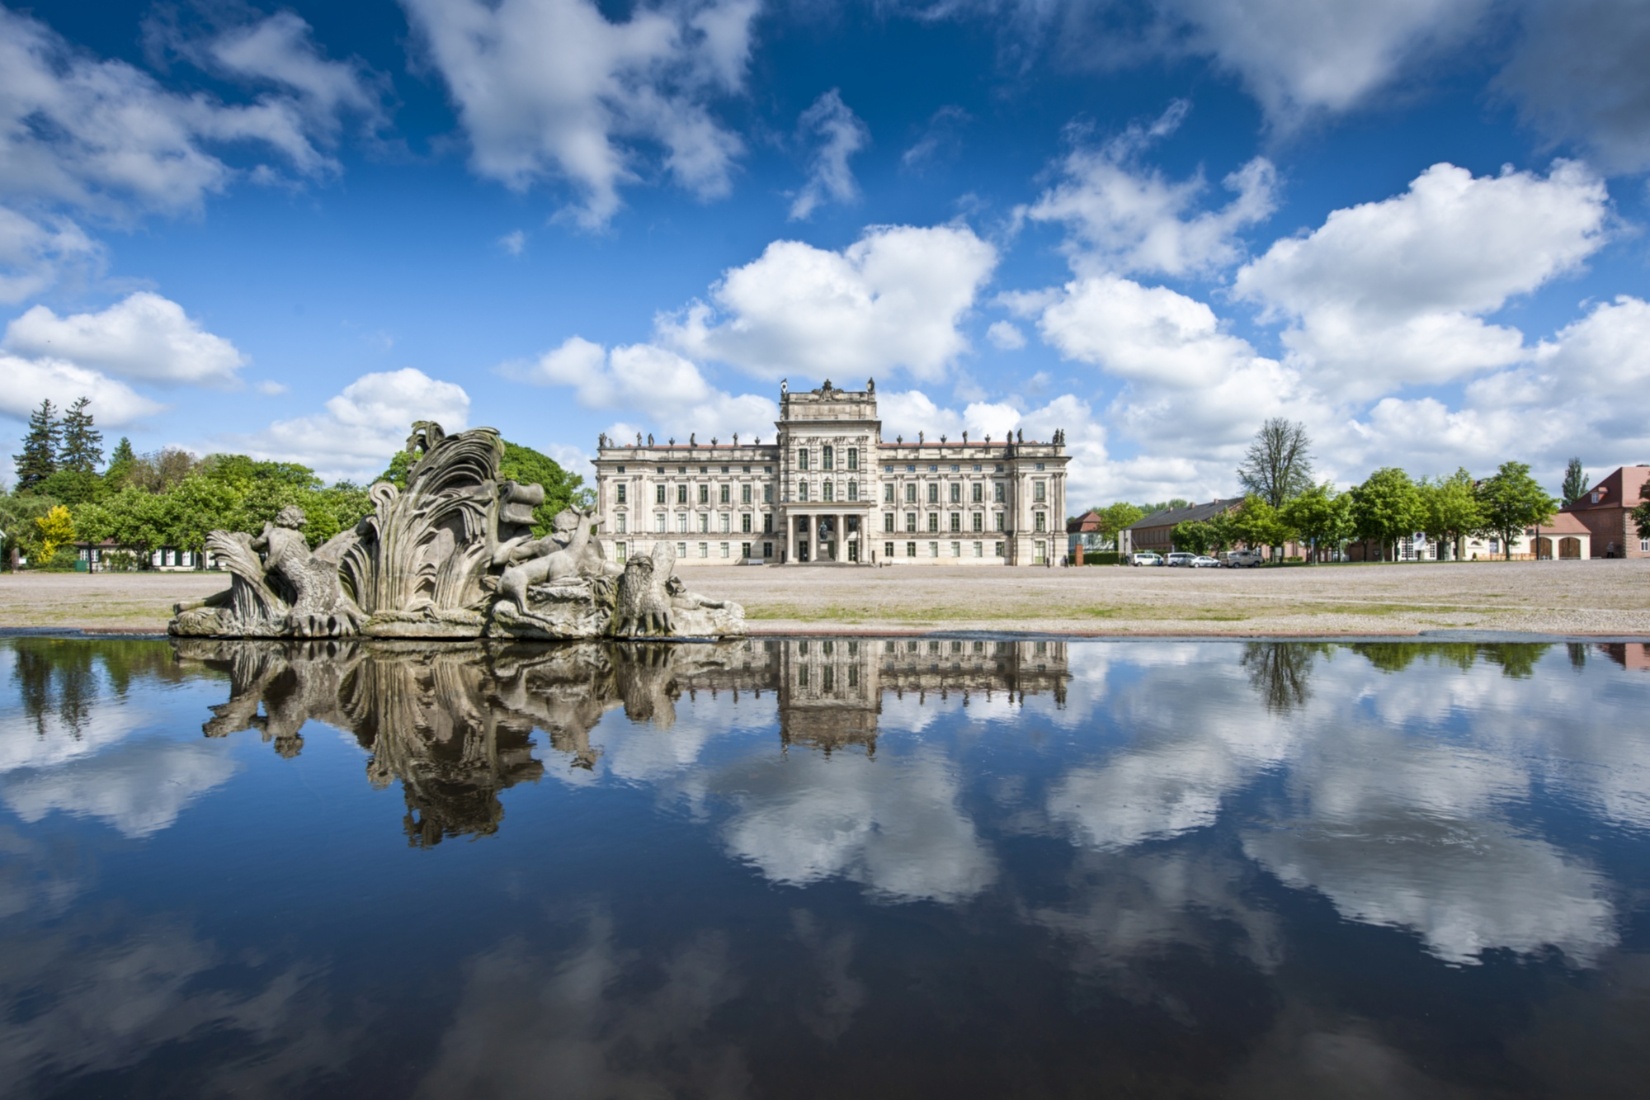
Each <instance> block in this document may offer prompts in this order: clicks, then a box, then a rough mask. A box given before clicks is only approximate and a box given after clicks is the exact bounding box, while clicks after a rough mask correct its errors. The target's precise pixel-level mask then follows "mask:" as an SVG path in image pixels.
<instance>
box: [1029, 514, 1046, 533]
mask: <svg viewBox="0 0 1650 1100" xmlns="http://www.w3.org/2000/svg"><path fill="white" fill-rule="evenodd" d="M1031 519H1032V521H1033V523H1034V524H1035V526H1034V527H1033V530H1036V531H1047V530H1048V513H1047V512H1035V513H1033V514H1032V517H1031Z"/></svg>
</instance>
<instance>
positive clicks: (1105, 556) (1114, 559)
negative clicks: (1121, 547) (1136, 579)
mask: <svg viewBox="0 0 1650 1100" xmlns="http://www.w3.org/2000/svg"><path fill="white" fill-rule="evenodd" d="M1122 560H1123V555H1122V554H1119V553H1118V552H1117V551H1116V550H1087V551H1084V553H1083V564H1084V565H1117V564H1118V563H1120V562H1121V561H1122Z"/></svg>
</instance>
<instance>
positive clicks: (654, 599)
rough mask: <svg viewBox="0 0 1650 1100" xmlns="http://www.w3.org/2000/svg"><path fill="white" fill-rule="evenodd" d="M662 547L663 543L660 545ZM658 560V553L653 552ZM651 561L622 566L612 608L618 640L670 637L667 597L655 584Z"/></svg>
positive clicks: (655, 571)
mask: <svg viewBox="0 0 1650 1100" xmlns="http://www.w3.org/2000/svg"><path fill="white" fill-rule="evenodd" d="M659 545H660V546H661V547H663V546H666V545H668V544H666V543H660V544H659ZM654 556H655V557H657V556H658V550H655V551H654ZM658 572H659V570H658V566H657V565H655V563H654V560H653V558H648V557H641V556H637V557H634V558H631V559H630V560H629V561H628V562H626V563H625V567H624V573H623V574H622V575H621V576H620V577H619V590H618V595H617V597H616V598H615V600H614V606H613V634H614V636H615V637H619V638H659V637H668V636H669V634H670V625H671V624H670V594H669V593H668V592H666V591H665V588H664V585H663V584H661V583H659V580H658Z"/></svg>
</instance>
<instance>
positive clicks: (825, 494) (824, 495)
mask: <svg viewBox="0 0 1650 1100" xmlns="http://www.w3.org/2000/svg"><path fill="white" fill-rule="evenodd" d="M820 499H821V500H835V499H836V485H835V484H834V483H833V482H829V481H827V482H826V483H825V484H824V485H822V486H820Z"/></svg>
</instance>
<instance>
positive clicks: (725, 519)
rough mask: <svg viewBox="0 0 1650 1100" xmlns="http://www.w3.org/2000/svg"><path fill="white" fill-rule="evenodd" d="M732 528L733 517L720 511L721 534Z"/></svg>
mask: <svg viewBox="0 0 1650 1100" xmlns="http://www.w3.org/2000/svg"><path fill="white" fill-rule="evenodd" d="M732 530H733V517H732V516H730V515H728V514H727V513H726V512H723V513H722V534H724V535H725V534H727V533H728V532H730V531H732Z"/></svg>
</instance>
